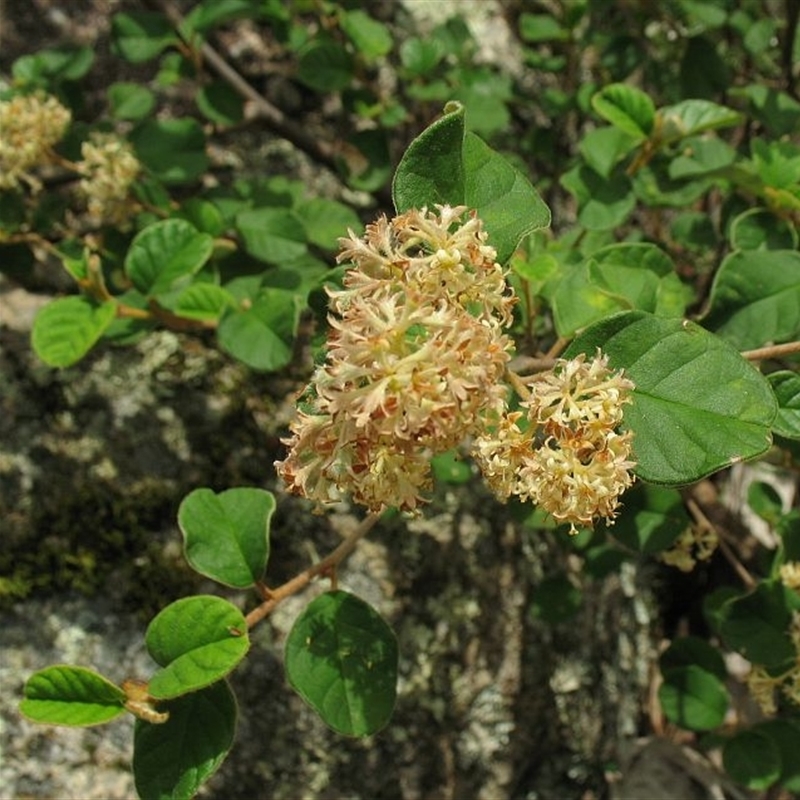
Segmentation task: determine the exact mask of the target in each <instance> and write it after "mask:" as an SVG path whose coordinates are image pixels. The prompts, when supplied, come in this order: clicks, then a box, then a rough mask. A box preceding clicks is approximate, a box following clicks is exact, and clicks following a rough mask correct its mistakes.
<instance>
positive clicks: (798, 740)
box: [731, 717, 800, 792]
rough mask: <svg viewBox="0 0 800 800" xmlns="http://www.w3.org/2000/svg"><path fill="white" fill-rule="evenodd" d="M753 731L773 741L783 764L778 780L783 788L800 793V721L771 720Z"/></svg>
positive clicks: (793, 719) (794, 719) (795, 719)
mask: <svg viewBox="0 0 800 800" xmlns="http://www.w3.org/2000/svg"><path fill="white" fill-rule="evenodd" d="M753 730H754V731H755V732H757V733H760V734H763V735H765V736H767V737H769V738H770V739H771V740H772V744H773V745H774V746H775V749H776V750H777V752H778V756H779V757H780V762H781V771H780V776H779V778H778V780H779V782H780V784H781V786H783V788H784V789H788V790H789V791H790V792H800V759H798V758H797V754H798V753H800V719H797V717H794V718H791V719H770V720H767V721H766V722H762V723H760V724H759V725H757V726H756V727H755V728H753ZM732 774H733V773H731V775H732Z"/></svg>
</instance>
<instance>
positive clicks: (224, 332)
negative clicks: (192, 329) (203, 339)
mask: <svg viewBox="0 0 800 800" xmlns="http://www.w3.org/2000/svg"><path fill="white" fill-rule="evenodd" d="M300 306H301V298H300V297H299V296H298V295H297V294H296V293H295V292H292V291H286V290H284V289H274V288H263V289H261V290H259V291H258V293H257V294H256V296H255V299H254V300H253V301H252V302H251V305H250V307H249V308H244V309H241V310H230V311H227V312H226V313H225V314H224V315H223V317H222V320H221V321H220V324H219V327H218V328H217V339H218V341H219V345H220V347H221V348H222V349H223V350H225V351H226V352H228V353H230V354H231V355H232V356H233V357H234V358H238V359H239V360H240V361H242V362H243V363H245V364H247V365H248V366H249V367H252V368H253V369H259V370H266V371H271V370H276V369H280V368H281V367H284V366H286V364H288V363H289V361H290V360H291V358H292V347H293V344H294V337H295V334H296V333H297V325H298V322H299V319H300Z"/></svg>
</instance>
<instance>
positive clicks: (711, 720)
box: [658, 664, 728, 731]
mask: <svg viewBox="0 0 800 800" xmlns="http://www.w3.org/2000/svg"><path fill="white" fill-rule="evenodd" d="M662 675H663V678H664V682H663V683H662V684H661V686H660V687H659V689H658V699H659V701H660V702H661V708H662V709H663V710H664V714H665V715H666V717H667V719H669V720H670V722H675V723H676V724H678V725H680V726H681V727H682V728H688V729H689V730H693V731H708V730H712V729H713V728H717V727H719V726H720V725H721V724H722V722H723V720H724V719H725V712H726V711H727V710H728V693H727V692H726V691H725V686H724V685H723V683H722V681H720V679H719V678H718V677H717V676H716V675H714V674H712V673H711V672H708V671H707V670H705V669H703V668H702V667H699V666H697V665H695V664H689V665H687V666H683V667H671V668H670V669H666V670H664V671H663V672H662Z"/></svg>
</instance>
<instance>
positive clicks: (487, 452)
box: [472, 352, 634, 533]
mask: <svg viewBox="0 0 800 800" xmlns="http://www.w3.org/2000/svg"><path fill="white" fill-rule="evenodd" d="M530 389H531V397H530V399H529V400H527V401H525V402H523V403H522V407H523V408H527V414H526V415H524V414H523V412H513V413H511V414H507V415H505V416H502V417H501V418H500V419H499V421H498V422H497V424H496V426H495V427H494V429H493V430H490V431H483V432H481V433H480V434H479V435H478V436H477V437H476V439H475V441H474V443H473V448H472V454H473V457H474V458H475V459H476V461H477V462H478V465H479V466H480V468H481V472H482V473H483V476H484V478H485V479H486V481H487V483H488V484H489V486H490V487H491V488H492V489H493V491H494V492H495V493H496V494H497V495H498V496H499V497H501V498H508V497H510V496H511V495H516V496H518V497H519V498H520V499H522V500H530V501H532V502H533V503H535V504H536V505H538V506H540V507H541V508H542V509H543V510H545V511H547V512H548V513H549V514H551V515H552V516H553V517H554V518H555V519H556V520H558V521H559V522H568V523H569V524H570V531H571V532H573V533H574V532H575V531H576V525H591V524H592V522H593V520H594V519H595V518H597V517H602V518H604V519H606V521H607V522H609V523H610V522H612V521H613V519H614V517H615V516H616V509H617V506H618V504H619V497H620V495H621V494H622V493H623V492H624V491H625V490H626V489H627V488H628V487H629V486H630V485H631V484H632V483H633V476H632V475H631V472H630V470H631V469H632V467H633V466H634V462H633V461H632V460H631V438H632V434H631V433H630V432H626V433H617V432H616V430H615V429H616V427H617V426H618V425H619V423H620V422H621V421H622V406H623V404H624V403H627V402H630V392H631V390H632V389H633V383H632V382H631V381H630V380H628V379H627V378H625V377H623V375H622V373H621V372H613V371H612V370H610V369H609V367H608V359H607V358H606V357H605V356H603V355H601V354H600V353H599V352H598V353H597V355H596V356H595V358H594V359H592V360H591V361H589V362H587V361H586V357H585V356H584V355H583V354H581V355H579V356H578V357H576V358H574V359H571V360H565V359H560V360H559V362H558V364H557V365H556V366H555V367H554V369H552V370H550V371H548V372H544V373H542V374H540V375H537V376H536V378H535V380H534V381H533V382H532V383H531V386H530ZM523 416H525V419H526V422H527V426H526V427H524V429H523V428H522V427H520V425H519V423H520V421H521V419H522V418H523Z"/></svg>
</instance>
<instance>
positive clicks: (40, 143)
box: [0, 93, 72, 190]
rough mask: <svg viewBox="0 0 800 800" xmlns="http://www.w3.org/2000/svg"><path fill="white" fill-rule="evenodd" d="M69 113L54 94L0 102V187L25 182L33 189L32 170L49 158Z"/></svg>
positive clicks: (36, 185) (34, 186)
mask: <svg viewBox="0 0 800 800" xmlns="http://www.w3.org/2000/svg"><path fill="white" fill-rule="evenodd" d="M71 118H72V115H71V114H70V111H69V109H67V108H65V107H64V106H62V105H61V103H59V102H58V100H56V98H55V97H52V96H49V95H45V94H43V93H37V94H32V95H18V96H16V97H13V98H12V99H11V100H7V101H4V102H0V189H13V188H15V187H17V186H19V185H20V184H21V183H26V184H27V185H28V186H30V187H31V188H33V189H35V190H37V189H39V188H40V183H39V181H38V180H37V179H36V177H35V176H34V175H33V174H32V170H33V169H34V168H35V167H37V166H40V165H42V164H46V163H48V162H49V161H50V160H51V148H52V147H53V146H54V145H55V144H57V143H58V142H59V141H60V140H61V138H62V137H63V136H64V134H65V133H66V130H67V128H68V127H69V123H70V120H71Z"/></svg>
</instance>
